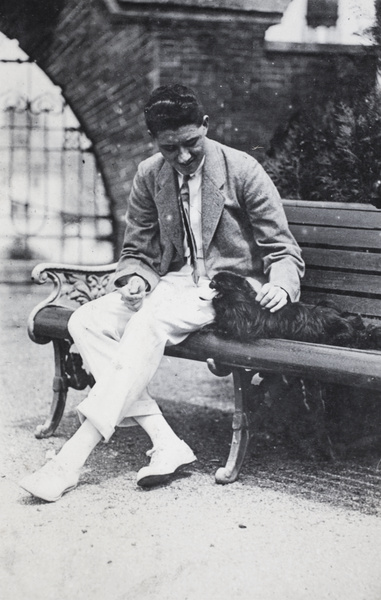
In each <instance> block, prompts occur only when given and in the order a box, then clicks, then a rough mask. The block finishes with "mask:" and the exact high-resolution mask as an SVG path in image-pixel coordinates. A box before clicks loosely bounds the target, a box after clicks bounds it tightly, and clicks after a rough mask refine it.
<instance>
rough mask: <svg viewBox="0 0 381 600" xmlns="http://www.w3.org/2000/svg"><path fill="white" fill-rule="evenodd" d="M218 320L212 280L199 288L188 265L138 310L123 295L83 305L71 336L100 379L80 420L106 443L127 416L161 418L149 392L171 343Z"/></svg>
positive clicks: (71, 325)
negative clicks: (211, 287) (211, 286)
mask: <svg viewBox="0 0 381 600" xmlns="http://www.w3.org/2000/svg"><path fill="white" fill-rule="evenodd" d="M208 296H209V299H203V298H204V297H205V298H207V297H208ZM213 318H214V310H213V306H212V302H211V299H210V293H209V279H207V278H201V279H200V281H199V283H198V285H197V286H196V285H195V283H194V282H193V279H192V274H191V269H190V267H188V266H185V267H183V269H182V270H181V271H179V272H176V273H168V274H167V275H165V276H164V277H162V278H161V280H160V282H159V283H158V285H157V286H156V288H155V289H154V290H153V291H152V292H151V293H150V294H147V296H146V297H145V298H144V301H143V306H142V307H141V308H140V310H139V311H137V312H133V311H131V310H130V309H129V308H128V307H127V305H126V303H125V302H124V300H123V298H122V296H121V294H120V293H119V292H118V291H114V292H111V293H110V294H107V295H106V296H103V297H102V298H99V299H98V300H93V301H92V302H89V303H87V304H85V305H83V306H81V307H80V308H79V309H78V310H76V311H75V312H74V313H73V315H72V317H71V318H70V321H69V332H70V334H71V336H72V338H73V340H74V342H75V345H76V346H77V348H78V351H79V352H80V354H81V356H82V358H83V361H84V364H85V366H86V367H87V368H88V369H89V371H90V372H91V373H92V375H93V376H94V379H95V381H96V383H95V385H94V387H93V388H92V389H91V390H90V393H89V395H88V396H87V398H85V399H84V400H83V401H82V402H81V403H80V404H79V405H78V412H79V416H80V418H81V420H83V419H84V418H86V419H89V421H90V422H91V423H92V424H93V425H94V426H95V427H96V428H97V429H98V431H99V432H100V433H101V435H102V436H103V437H104V439H105V440H106V441H107V440H109V439H110V437H111V436H112V434H113V433H114V431H115V427H116V426H117V425H122V424H123V423H122V422H123V421H124V420H125V419H126V418H127V419H128V418H131V417H137V416H145V415H152V414H160V412H161V411H160V408H159V407H158V405H157V403H156V402H155V400H154V399H153V398H151V396H150V395H149V393H148V391H147V389H146V388H147V385H148V384H149V382H150V381H151V379H152V377H153V376H154V374H155V372H156V370H157V368H158V367H159V364H160V361H161V359H162V356H163V354H164V350H165V346H166V344H178V343H180V342H181V341H183V340H184V339H185V338H186V337H187V336H188V335H189V334H190V333H192V332H193V331H197V330H198V329H200V328H201V327H203V326H204V325H207V324H208V323H211V322H212V321H213Z"/></svg>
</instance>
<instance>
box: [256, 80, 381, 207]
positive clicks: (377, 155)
mask: <svg viewBox="0 0 381 600" xmlns="http://www.w3.org/2000/svg"><path fill="white" fill-rule="evenodd" d="M264 166H265V168H266V170H267V171H268V173H269V174H270V176H271V177H272V178H273V180H274V182H275V183H276V185H277V187H278V189H279V191H280V193H281V195H282V196H283V197H284V198H299V199H305V200H320V201H337V202H360V203H369V202H370V201H372V202H373V203H374V202H377V201H378V190H379V189H380V188H381V182H380V180H381V92H380V91H379V90H378V89H375V90H374V91H373V92H371V93H370V94H368V95H367V96H366V97H365V98H360V99H358V100H357V101H354V102H353V103H352V105H350V104H348V103H344V102H333V101H331V102H329V103H327V104H326V105H325V106H323V107H314V108H311V107H309V108H307V109H301V110H300V111H299V112H298V114H296V115H295V116H294V117H293V118H292V119H291V120H290V122H289V124H288V126H287V128H286V130H285V131H284V132H283V134H282V135H278V136H276V137H275V138H274V140H273V143H272V147H271V149H270V151H269V156H268V158H267V159H266V160H265V164H264ZM372 198H373V200H372ZM375 198H376V200H375Z"/></svg>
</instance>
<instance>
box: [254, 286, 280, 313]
mask: <svg viewBox="0 0 381 600" xmlns="http://www.w3.org/2000/svg"><path fill="white" fill-rule="evenodd" d="M255 299H256V301H257V302H259V304H260V305H261V306H262V308H266V309H268V310H269V311H270V312H276V311H277V310H279V309H280V308H282V307H283V306H285V305H286V304H287V301H288V294H287V292H286V290H284V289H283V288H281V287H279V286H278V285H273V284H272V283H265V284H264V285H263V286H262V287H261V289H260V290H259V292H258V294H257V295H256V298H255Z"/></svg>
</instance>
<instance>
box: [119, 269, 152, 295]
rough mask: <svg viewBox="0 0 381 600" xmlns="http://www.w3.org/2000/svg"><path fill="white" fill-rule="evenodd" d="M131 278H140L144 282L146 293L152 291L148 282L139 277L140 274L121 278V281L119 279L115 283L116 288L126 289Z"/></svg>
mask: <svg viewBox="0 0 381 600" xmlns="http://www.w3.org/2000/svg"><path fill="white" fill-rule="evenodd" d="M131 277H139V278H140V279H141V280H142V281H144V285H145V291H146V292H148V291H149V290H150V289H151V286H150V285H149V283H148V281H147V280H146V279H145V278H144V277H142V276H141V275H138V273H131V275H124V277H120V278H119V279H117V281H116V283H115V285H116V287H118V288H121V287H124V286H125V285H127V284H128V282H129V281H130V279H131Z"/></svg>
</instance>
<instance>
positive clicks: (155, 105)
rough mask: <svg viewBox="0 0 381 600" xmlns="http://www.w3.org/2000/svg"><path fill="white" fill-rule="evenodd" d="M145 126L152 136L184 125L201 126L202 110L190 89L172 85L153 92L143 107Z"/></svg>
mask: <svg viewBox="0 0 381 600" xmlns="http://www.w3.org/2000/svg"><path fill="white" fill-rule="evenodd" d="M144 116H145V119H146V124H147V127H148V129H149V131H150V132H151V133H152V135H154V136H155V135H157V134H158V133H160V132H161V131H166V130H167V129H171V130H175V129H178V128H179V127H182V126H184V125H197V126H200V125H202V120H203V117H204V109H203V107H202V105H201V103H200V102H199V100H198V98H197V96H196V94H195V93H194V91H193V90H191V89H190V88H188V87H186V86H184V85H179V84H174V85H163V86H161V87H158V88H156V90H154V91H153V92H152V94H151V96H150V98H149V100H148V102H147V104H146V105H145V107H144Z"/></svg>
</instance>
